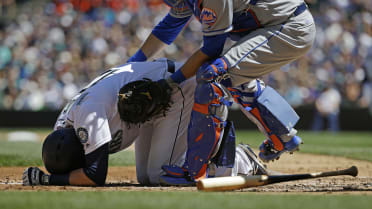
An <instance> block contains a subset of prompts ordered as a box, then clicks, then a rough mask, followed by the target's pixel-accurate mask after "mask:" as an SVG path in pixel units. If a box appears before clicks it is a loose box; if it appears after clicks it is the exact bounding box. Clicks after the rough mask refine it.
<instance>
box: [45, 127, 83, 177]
mask: <svg viewBox="0 0 372 209" xmlns="http://www.w3.org/2000/svg"><path fill="white" fill-rule="evenodd" d="M42 159H43V162H44V166H45V168H46V169H47V170H48V172H49V173H51V174H66V173H69V172H70V171H72V170H75V169H78V168H83V167H84V166H85V156H84V149H83V145H82V144H81V143H80V141H79V138H78V137H77V136H76V133H75V130H74V129H73V128H63V129H59V130H56V131H53V132H52V133H51V134H49V135H48V136H47V137H46V139H45V140H44V143H43V148H42Z"/></svg>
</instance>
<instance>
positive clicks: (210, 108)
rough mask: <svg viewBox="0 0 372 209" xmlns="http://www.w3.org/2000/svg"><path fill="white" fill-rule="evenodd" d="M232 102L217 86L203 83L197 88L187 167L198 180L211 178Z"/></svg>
mask: <svg viewBox="0 0 372 209" xmlns="http://www.w3.org/2000/svg"><path fill="white" fill-rule="evenodd" d="M229 99H230V97H229V94H228V93H227V91H226V90H225V89H224V88H223V87H222V86H221V85H219V84H217V83H199V84H198V85H197V87H196V90H195V102H194V107H193V111H192V113H191V121H190V124H189V130H188V150H187V154H186V162H185V165H184V168H185V169H187V170H188V172H189V174H190V176H191V177H192V178H193V179H195V180H197V179H199V178H204V177H206V176H207V175H208V173H207V165H208V162H209V160H210V158H212V157H213V156H214V155H215V154H216V152H217V151H216V150H218V147H219V146H220V142H221V138H222V136H223V129H224V127H225V126H226V119H227V115H228V108H227V107H228V106H229V105H231V102H230V100H229Z"/></svg>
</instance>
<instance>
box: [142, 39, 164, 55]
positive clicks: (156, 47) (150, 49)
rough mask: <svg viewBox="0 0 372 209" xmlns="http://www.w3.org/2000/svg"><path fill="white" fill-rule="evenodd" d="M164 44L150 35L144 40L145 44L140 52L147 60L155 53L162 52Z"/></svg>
mask: <svg viewBox="0 0 372 209" xmlns="http://www.w3.org/2000/svg"><path fill="white" fill-rule="evenodd" d="M165 46H166V44H165V43H164V42H162V41H161V40H159V39H158V38H157V37H156V36H154V35H153V34H150V35H149V37H148V38H147V39H146V41H145V43H144V44H143V45H142V47H141V50H142V52H143V53H144V54H145V56H146V57H147V59H149V58H150V57H152V56H154V55H155V54H156V53H157V52H159V51H160V50H162V49H163V48H164V47H165Z"/></svg>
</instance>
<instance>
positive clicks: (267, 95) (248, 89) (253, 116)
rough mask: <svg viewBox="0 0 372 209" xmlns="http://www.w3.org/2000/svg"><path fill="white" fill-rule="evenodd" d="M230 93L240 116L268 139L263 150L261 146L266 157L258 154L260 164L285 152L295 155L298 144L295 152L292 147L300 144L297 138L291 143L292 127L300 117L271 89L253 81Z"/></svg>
mask: <svg viewBox="0 0 372 209" xmlns="http://www.w3.org/2000/svg"><path fill="white" fill-rule="evenodd" d="M229 90H230V92H231V94H232V95H233V97H234V99H235V101H236V102H238V103H239V104H240V105H241V106H240V109H241V110H242V111H243V113H244V114H245V115H246V116H247V117H248V118H249V119H250V120H251V121H253V122H254V123H255V124H256V125H257V127H258V128H259V130H260V131H261V132H262V133H264V135H265V136H266V137H267V138H268V140H266V141H265V142H264V143H265V146H261V148H264V147H265V148H266V149H265V154H261V153H260V157H261V159H262V160H264V161H268V160H272V159H275V158H278V157H279V156H280V155H281V154H282V153H283V152H284V151H294V150H295V149H296V148H297V147H298V145H299V144H298V145H297V146H296V147H295V148H293V146H292V145H291V144H292V142H293V143H295V144H297V143H298V142H299V143H300V142H301V140H300V139H299V137H297V138H296V139H295V140H293V137H294V136H295V134H296V133H297V131H296V130H295V129H294V128H293V127H294V125H295V124H296V123H297V121H298V120H299V116H298V115H297V114H296V112H295V111H294V110H293V108H292V107H291V106H290V105H289V104H288V103H287V102H286V101H285V100H284V98H283V97H282V96H280V95H279V94H278V93H277V92H276V91H275V90H274V89H272V88H271V87H269V86H266V87H265V86H264V83H263V82H262V81H260V80H253V81H251V82H249V83H246V84H243V85H241V86H239V87H238V88H229ZM297 139H299V140H297ZM290 141H292V142H291V143H288V145H287V147H286V143H287V142H290ZM269 148H270V149H269ZM263 151H264V150H261V152H263ZM269 152H270V154H269ZM262 157H263V158H262ZM265 157H266V158H265Z"/></svg>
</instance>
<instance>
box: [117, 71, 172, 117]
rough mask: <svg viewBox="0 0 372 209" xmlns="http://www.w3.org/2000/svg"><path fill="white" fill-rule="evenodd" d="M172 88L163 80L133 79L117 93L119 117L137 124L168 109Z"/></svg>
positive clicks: (170, 102)
mask: <svg viewBox="0 0 372 209" xmlns="http://www.w3.org/2000/svg"><path fill="white" fill-rule="evenodd" d="M171 94H172V89H171V87H170V86H169V85H168V84H167V82H166V81H165V80H160V81H157V82H154V81H152V80H150V79H147V78H145V79H143V80H138V81H133V82H131V83H128V84H126V85H124V86H123V87H122V88H121V89H120V91H119V95H118V111H119V114H120V119H121V120H122V121H125V122H127V123H129V124H139V123H144V122H146V121H148V120H150V119H151V118H152V117H154V116H156V115H158V114H163V115H164V116H165V115H166V112H167V111H168V110H169V108H170V106H171V104H172V101H171Z"/></svg>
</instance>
